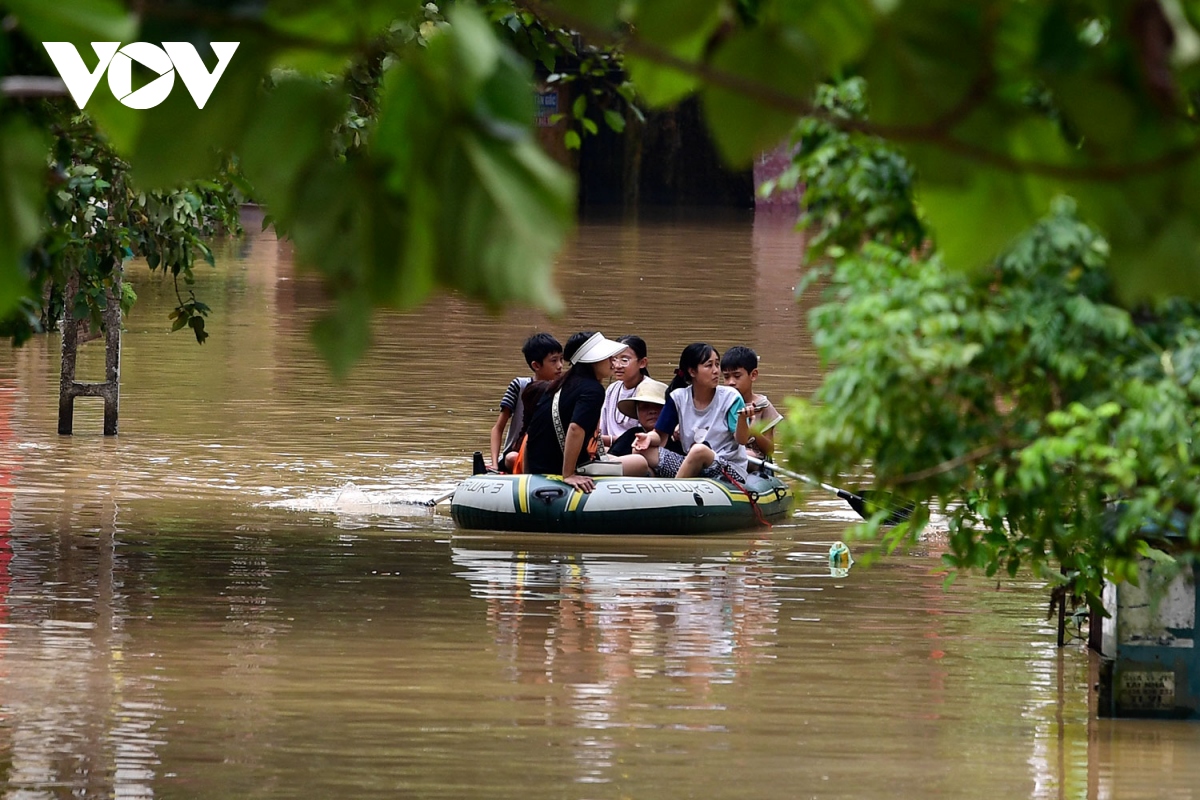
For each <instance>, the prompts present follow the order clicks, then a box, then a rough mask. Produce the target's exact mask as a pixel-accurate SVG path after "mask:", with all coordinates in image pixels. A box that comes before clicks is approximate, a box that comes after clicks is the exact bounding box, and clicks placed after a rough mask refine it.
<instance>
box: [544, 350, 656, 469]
mask: <svg viewBox="0 0 1200 800" xmlns="http://www.w3.org/2000/svg"><path fill="white" fill-rule="evenodd" d="M625 348H626V345H624V344H622V343H621V342H614V341H612V340H610V339H606V338H604V334H602V333H595V332H592V331H582V332H580V333H577V334H575V335H574V336H572V337H571V338H570V339H568V340H567V345H566V347H564V348H563V356H564V358H565V361H566V363H568V364H570V369H568V370H567V371H566V372H565V373H564V374H563V375H561V376H559V377H558V378H557V379H555V380H554V381H552V382H551V383H550V385H549V386H548V387H547V388H546V393H545V395H544V396H543V397H542V399H541V401H540V402H539V403H538V405H537V408H536V409H534V411H533V416H531V417H530V418H529V425H528V428H527V436H528V439H527V441H526V445H525V471H526V472H532V473H541V474H550V475H562V479H563V482H564V483H566V484H568V485H570V486H573V487H574V488H576V489H579V490H580V491H583V492H591V491H592V489H594V488H595V483H594V482H593V481H592V479H591V477H590V476H588V475H587V474H586V473H587V472H588V471H589V467H590V466H591V464H593V463H594V462H595V461H596V460H597V456H596V454H597V448H598V445H599V428H600V410H601V408H602V407H603V405H604V386H603V384H601V383H600V381H601V380H603V379H605V378H608V377H609V376H611V375H612V370H613V365H612V357H613V356H615V355H617V354H618V353H620V352H622V351H623V350H625ZM613 466H615V467H616V469H617V470H618V474H619V473H620V471H622V470H623V471H624V474H626V475H645V474H646V470H647V466H646V461H645V459H644V458H642V457H641V456H640V455H630V456H625V457H624V458H623V459H621V461H620V463H619V464H617V463H616V462H615V460H614V464H613ZM597 474H600V471H597Z"/></svg>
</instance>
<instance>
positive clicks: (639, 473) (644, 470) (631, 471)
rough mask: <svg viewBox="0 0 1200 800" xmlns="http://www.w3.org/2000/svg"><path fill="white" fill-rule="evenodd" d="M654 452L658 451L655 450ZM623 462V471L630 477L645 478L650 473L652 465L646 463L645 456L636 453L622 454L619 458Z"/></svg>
mask: <svg viewBox="0 0 1200 800" xmlns="http://www.w3.org/2000/svg"><path fill="white" fill-rule="evenodd" d="M654 452H656V453H657V452H658V451H657V450H655V451H654ZM617 460H618V461H620V462H621V471H622V473H623V474H624V475H625V476H626V477H629V478H644V477H646V476H647V475H649V474H650V466H649V465H648V464H647V463H646V459H645V457H643V456H640V455H637V454H636V453H635V454H633V455H628V456H621V457H620V458H618V459H617Z"/></svg>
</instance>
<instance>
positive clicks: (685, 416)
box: [633, 342, 750, 482]
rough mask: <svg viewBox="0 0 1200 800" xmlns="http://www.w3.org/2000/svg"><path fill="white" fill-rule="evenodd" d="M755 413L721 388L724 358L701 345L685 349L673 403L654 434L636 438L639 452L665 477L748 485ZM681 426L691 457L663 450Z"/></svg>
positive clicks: (671, 390)
mask: <svg viewBox="0 0 1200 800" xmlns="http://www.w3.org/2000/svg"><path fill="white" fill-rule="evenodd" d="M748 414H749V411H748V409H747V408H746V403H745V401H743V400H742V396H741V394H739V393H738V391H737V389H734V388H733V387H731V386H725V385H722V383H721V357H720V356H719V355H718V354H717V351H716V349H715V348H713V347H712V346H711V345H708V344H705V343H704V342H696V343H694V344H690V345H688V346H687V347H686V348H684V350H683V353H682V354H681V355H680V356H679V369H677V370H675V379H674V380H672V381H671V385H670V386H669V387H668V388H667V403H666V405H665V406H663V410H662V413H661V414H659V416H658V421H657V422H656V423H655V425H654V430H653V431H650V432H649V433H639V434H637V435H636V436H635V437H634V443H633V452H634V453H640V454H641V455H643V456H645V458H646V462H647V463H648V464H649V466H650V468H651V469H653V470H654V473H655V474H656V475H658V476H659V477H660V478H695V477H704V478H722V477H725V478H732V479H733V480H735V481H738V482H744V481H745V480H746V473H747V465H746V442H747V441H749V439H750V426H749V424H748V422H747V417H748ZM676 426H678V428H679V440H680V443H681V444H682V445H683V449H684V452H685V453H686V455H684V456H680V455H678V454H676V453H673V452H671V451H670V450H668V449H666V448H665V447H663V446H662V445H663V443H664V442H666V441H667V440H668V438H669V437H670V435H671V433H672V432H673V431H674V430H675V428H676Z"/></svg>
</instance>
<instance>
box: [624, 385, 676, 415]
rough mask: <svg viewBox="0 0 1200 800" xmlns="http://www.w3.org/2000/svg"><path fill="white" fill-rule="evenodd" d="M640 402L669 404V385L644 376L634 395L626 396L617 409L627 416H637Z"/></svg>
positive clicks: (659, 404) (657, 404) (660, 404)
mask: <svg viewBox="0 0 1200 800" xmlns="http://www.w3.org/2000/svg"><path fill="white" fill-rule="evenodd" d="M638 403H654V405H656V406H665V405H666V404H667V385H666V384H665V383H661V382H659V381H656V380H654V379H653V378H644V379H642V382H641V383H639V384H638V385H637V390H636V391H634V393H633V397H626V398H625V399H624V400H621V401H620V402H618V403H617V410H618V411H620V412H621V413H622V414H624V415H625V416H627V417H630V418H635V417H637V404H638Z"/></svg>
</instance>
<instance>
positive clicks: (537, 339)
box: [521, 333, 563, 367]
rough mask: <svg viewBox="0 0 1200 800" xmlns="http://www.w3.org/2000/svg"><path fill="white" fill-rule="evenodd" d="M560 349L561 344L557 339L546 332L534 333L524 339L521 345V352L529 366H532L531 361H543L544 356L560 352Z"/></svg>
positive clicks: (561, 347)
mask: <svg viewBox="0 0 1200 800" xmlns="http://www.w3.org/2000/svg"><path fill="white" fill-rule="evenodd" d="M562 351H563V346H562V345H561V344H559V343H558V339H555V338H554V337H553V336H551V335H550V334H548V333H535V334H534V335H533V336H530V337H529V338H528V339H526V340H525V344H523V345H521V353H522V354H523V355H524V356H525V363H526V364H528V365H529V366H531V367H532V366H533V362H535V361H545V360H546V356H549V355H553V354H555V353H561V352H562Z"/></svg>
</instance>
